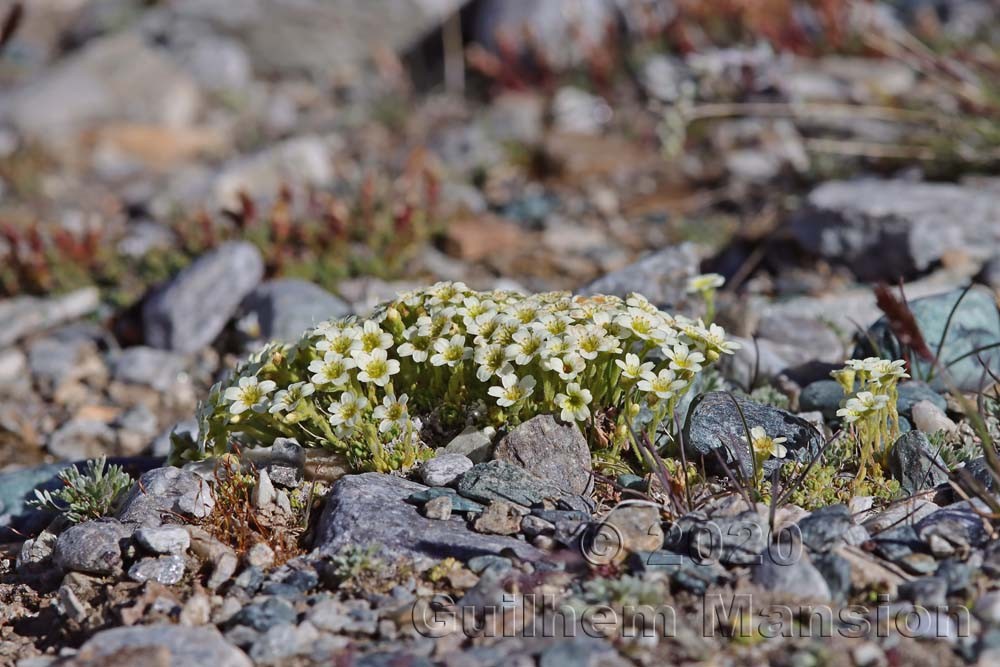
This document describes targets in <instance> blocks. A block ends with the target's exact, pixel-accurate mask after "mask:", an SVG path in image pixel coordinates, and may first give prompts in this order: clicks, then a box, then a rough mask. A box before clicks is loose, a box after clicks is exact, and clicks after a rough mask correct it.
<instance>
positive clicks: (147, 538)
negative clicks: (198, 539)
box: [133, 526, 191, 555]
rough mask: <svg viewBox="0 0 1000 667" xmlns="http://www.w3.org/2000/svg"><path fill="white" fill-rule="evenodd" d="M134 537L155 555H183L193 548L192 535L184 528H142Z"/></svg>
mask: <svg viewBox="0 0 1000 667" xmlns="http://www.w3.org/2000/svg"><path fill="white" fill-rule="evenodd" d="M133 537H134V538H135V541H136V542H138V543H139V545H140V546H141V547H142V548H143V549H146V550H147V551H149V552H151V553H154V554H164V555H170V554H182V553H184V552H185V551H187V549H188V547H189V546H191V535H190V534H189V533H188V531H187V529H186V528H184V527H183V526H141V527H139V528H138V529H137V530H136V531H135V534H134V535H133Z"/></svg>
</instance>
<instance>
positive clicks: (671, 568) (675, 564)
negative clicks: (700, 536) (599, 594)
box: [628, 550, 730, 595]
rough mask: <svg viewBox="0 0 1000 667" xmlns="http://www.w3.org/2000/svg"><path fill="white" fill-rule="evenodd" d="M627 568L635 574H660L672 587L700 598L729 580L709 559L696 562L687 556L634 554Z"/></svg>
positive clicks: (651, 553) (656, 552)
mask: <svg viewBox="0 0 1000 667" xmlns="http://www.w3.org/2000/svg"><path fill="white" fill-rule="evenodd" d="M628 565H629V567H631V568H632V569H633V571H635V572H663V573H665V574H666V575H667V576H669V577H670V581H671V583H672V584H673V585H676V586H679V587H680V588H682V589H684V590H686V591H689V592H691V593H694V594H695V595H704V594H705V592H706V591H707V590H708V588H709V587H710V586H714V585H716V584H721V583H723V582H726V581H728V580H729V578H730V577H729V574H728V573H727V572H726V570H725V569H724V568H723V567H722V566H721V565H719V564H718V563H717V562H715V561H713V560H705V561H704V562H702V561H701V560H696V559H694V558H691V557H690V554H682V553H677V552H675V551H669V550H661V551H652V552H644V551H643V552H637V553H634V554H632V555H631V556H630V557H629V560H628Z"/></svg>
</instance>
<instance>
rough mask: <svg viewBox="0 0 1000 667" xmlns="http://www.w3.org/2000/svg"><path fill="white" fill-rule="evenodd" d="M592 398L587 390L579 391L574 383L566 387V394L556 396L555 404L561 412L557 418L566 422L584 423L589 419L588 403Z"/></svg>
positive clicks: (578, 387) (578, 386) (577, 385)
mask: <svg viewBox="0 0 1000 667" xmlns="http://www.w3.org/2000/svg"><path fill="white" fill-rule="evenodd" d="M592 398H593V397H592V396H591V394H590V390H589V389H581V388H580V385H579V384H578V383H576V382H570V383H569V384H568V385H566V393H565V394H563V393H559V394H556V397H555V403H556V405H557V406H559V408H560V409H561V410H562V412H561V413H560V415H559V417H560V418H561V419H562V420H563V421H566V422H571V421H586V419H587V418H588V417H590V408H588V407H587V406H588V405H590V401H591V399H592Z"/></svg>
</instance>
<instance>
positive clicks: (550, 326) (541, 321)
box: [534, 313, 572, 336]
mask: <svg viewBox="0 0 1000 667" xmlns="http://www.w3.org/2000/svg"><path fill="white" fill-rule="evenodd" d="M571 323H572V320H571V319H570V318H568V317H566V316H565V315H563V314H562V313H545V314H543V315H541V316H540V317H539V318H538V320H536V321H535V322H534V326H535V328H536V329H538V330H540V331H544V332H545V333H547V334H548V335H549V336H559V335H562V334H564V333H566V330H567V328H568V327H569V325H570V324H571Z"/></svg>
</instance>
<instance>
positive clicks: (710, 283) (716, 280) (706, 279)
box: [687, 273, 726, 292]
mask: <svg viewBox="0 0 1000 667" xmlns="http://www.w3.org/2000/svg"><path fill="white" fill-rule="evenodd" d="M725 283H726V279H725V278H723V277H722V276H720V275H719V274H718V273H705V274H702V275H700V276H695V277H694V278H691V279H690V280H688V283H687V291H688V292H709V291H711V290H716V289H718V288H720V287H722V286H723V285H724V284H725Z"/></svg>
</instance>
